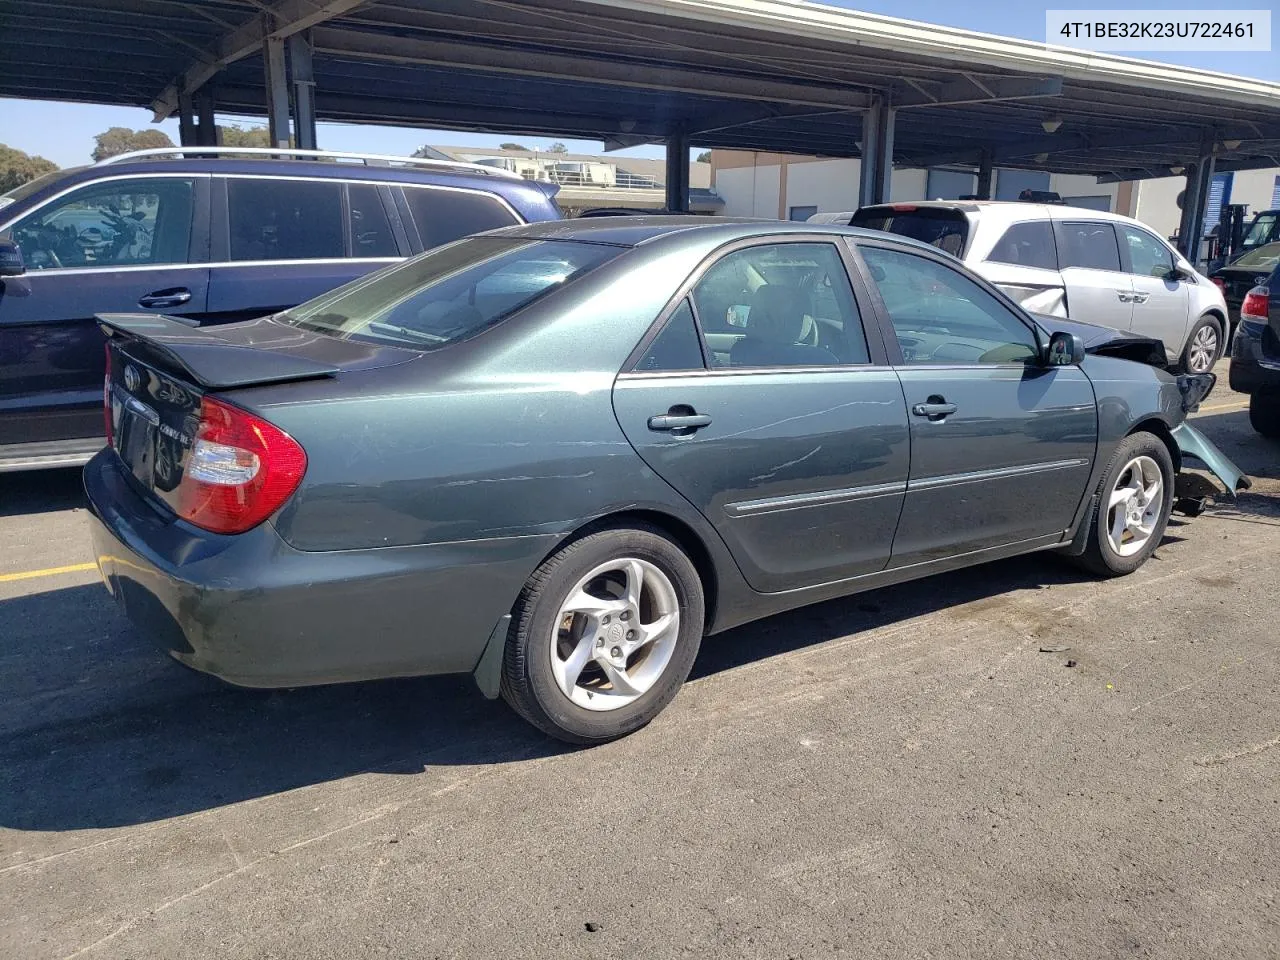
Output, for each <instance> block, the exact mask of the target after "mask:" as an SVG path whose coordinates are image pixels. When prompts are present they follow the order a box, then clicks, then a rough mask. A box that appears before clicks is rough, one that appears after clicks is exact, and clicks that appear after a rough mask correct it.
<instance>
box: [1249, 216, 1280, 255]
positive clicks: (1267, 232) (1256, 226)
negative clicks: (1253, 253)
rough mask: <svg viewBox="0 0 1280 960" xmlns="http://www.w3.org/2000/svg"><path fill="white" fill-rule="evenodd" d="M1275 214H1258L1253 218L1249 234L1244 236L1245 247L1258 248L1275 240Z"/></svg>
mask: <svg viewBox="0 0 1280 960" xmlns="http://www.w3.org/2000/svg"><path fill="white" fill-rule="evenodd" d="M1276 216H1277V215H1276V214H1275V213H1274V212H1271V213H1260V214H1258V215H1257V216H1256V217H1254V218H1253V223H1251V224H1250V225H1249V232H1248V233H1246V234H1245V235H1244V245H1245V246H1246V247H1258V246H1261V245H1262V244H1264V243H1269V242H1270V241H1272V240H1275V239H1276Z"/></svg>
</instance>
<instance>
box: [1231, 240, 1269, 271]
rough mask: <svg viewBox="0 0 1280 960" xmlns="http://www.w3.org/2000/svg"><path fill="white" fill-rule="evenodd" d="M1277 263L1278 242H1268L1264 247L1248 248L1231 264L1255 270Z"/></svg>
mask: <svg viewBox="0 0 1280 960" xmlns="http://www.w3.org/2000/svg"><path fill="white" fill-rule="evenodd" d="M1277 263H1280V243H1268V244H1267V245H1266V246H1265V247H1258V249H1256V250H1250V251H1249V252H1248V253H1246V254H1245V255H1244V256H1243V257H1241V258H1240V259H1239V260H1236V261H1234V262H1233V263H1232V264H1231V266H1233V267H1253V268H1254V269H1255V270H1256V269H1258V268H1260V267H1274V266H1275V265H1276V264H1277Z"/></svg>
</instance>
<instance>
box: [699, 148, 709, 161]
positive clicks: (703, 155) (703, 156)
mask: <svg viewBox="0 0 1280 960" xmlns="http://www.w3.org/2000/svg"><path fill="white" fill-rule="evenodd" d="M696 160H697V162H698V163H710V162H711V151H710V150H703V151H702V152H701V153H700V154H698V156H697V157H696Z"/></svg>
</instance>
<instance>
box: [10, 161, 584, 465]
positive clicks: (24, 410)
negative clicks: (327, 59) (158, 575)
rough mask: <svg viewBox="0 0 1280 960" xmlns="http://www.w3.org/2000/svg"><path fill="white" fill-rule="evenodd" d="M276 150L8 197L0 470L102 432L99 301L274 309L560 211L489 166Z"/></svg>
mask: <svg viewBox="0 0 1280 960" xmlns="http://www.w3.org/2000/svg"><path fill="white" fill-rule="evenodd" d="M278 153H279V152H278V151H274V150H268V149H258V150H251V149H243V148H237V149H236V151H235V156H234V157H223V156H218V155H217V154H218V148H182V149H181V150H176V149H170V150H147V151H140V152H138V153H133V154H125V155H122V156H118V157H114V158H112V159H110V160H107V161H104V162H102V163H99V164H96V165H94V166H90V167H81V168H77V169H72V170H64V171H60V172H59V173H58V174H56V175H53V176H50V177H45V178H42V179H40V180H39V181H35V182H33V183H30V184H26V185H24V186H22V187H19V188H18V189H17V190H15V191H13V192H11V193H9V194H7V195H6V196H5V201H6V202H5V203H4V204H3V205H0V239H2V240H3V241H7V244H8V250H7V256H6V258H5V259H4V261H3V265H2V266H0V284H2V285H3V289H0V471H3V470H14V469H27V468H31V467H35V466H59V465H61V466H67V465H73V464H78V463H84V462H85V461H86V460H88V458H89V457H90V456H92V454H93V453H94V452H95V451H96V450H97V449H98V448H99V447H101V445H102V439H101V438H102V415H101V412H100V409H99V408H100V406H101V395H102V378H103V337H102V335H101V333H100V332H99V331H98V329H97V325H96V324H95V322H94V320H93V317H94V314H96V313H100V312H104V311H138V310H142V311H145V312H149V313H155V314H165V315H170V316H179V317H183V318H186V319H190V320H192V321H196V322H199V323H202V324H218V323H227V322H230V321H235V320H242V319H246V318H249V317H258V316H263V315H264V314H268V313H273V312H276V311H279V310H283V309H287V308H289V307H292V306H296V305H297V304H299V303H302V302H303V301H305V300H309V299H311V298H312V297H314V296H316V295H318V294H321V293H324V292H326V291H328V290H331V289H332V288H334V287H336V286H339V285H340V284H343V283H346V282H347V281H349V280H352V279H355V278H356V277H359V276H361V275H362V274H364V273H366V272H368V271H370V270H373V269H375V268H377V267H380V266H385V265H386V264H389V263H394V262H396V261H398V260H400V259H403V258H404V257H407V256H411V255H413V254H416V253H420V252H422V251H423V250H427V249H431V248H433V247H436V246H439V245H441V244H444V243H448V242H450V241H452V240H456V239H458V238H459V237H463V236H467V235H469V234H472V233H477V232H479V231H483V230H488V229H491V228H494V227H502V226H510V225H512V224H518V223H526V222H530V221H536V220H549V219H556V218H558V217H559V212H558V211H557V209H556V206H555V203H554V200H553V196H554V192H555V189H556V188H555V187H554V186H549V185H547V184H535V183H533V182H531V181H526V180H521V179H520V178H518V177H515V176H514V175H510V174H506V173H504V172H503V171H499V170H494V169H493V168H491V167H485V166H480V165H475V164H461V163H450V162H442V161H436V160H400V159H398V158H383V157H369V156H364V155H334V154H318V153H317V152H315V151H289V154H290V155H291V156H290V158H289V159H277V155H278ZM340 161H345V162H340Z"/></svg>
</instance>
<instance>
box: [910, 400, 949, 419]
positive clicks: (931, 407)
mask: <svg viewBox="0 0 1280 960" xmlns="http://www.w3.org/2000/svg"><path fill="white" fill-rule="evenodd" d="M956 410H957V407H956V405H955V404H954V403H947V402H946V401H945V400H944V399H942V397H930V398H929V402H928V403H917V404H916V405H915V406H914V407H912V408H911V412H912V413H913V414H915V415H916V416H917V417H925V418H926V419H929V420H934V421H938V420H945V419H946V418H947V417H949V416H951V414H953V413H955V412H956Z"/></svg>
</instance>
